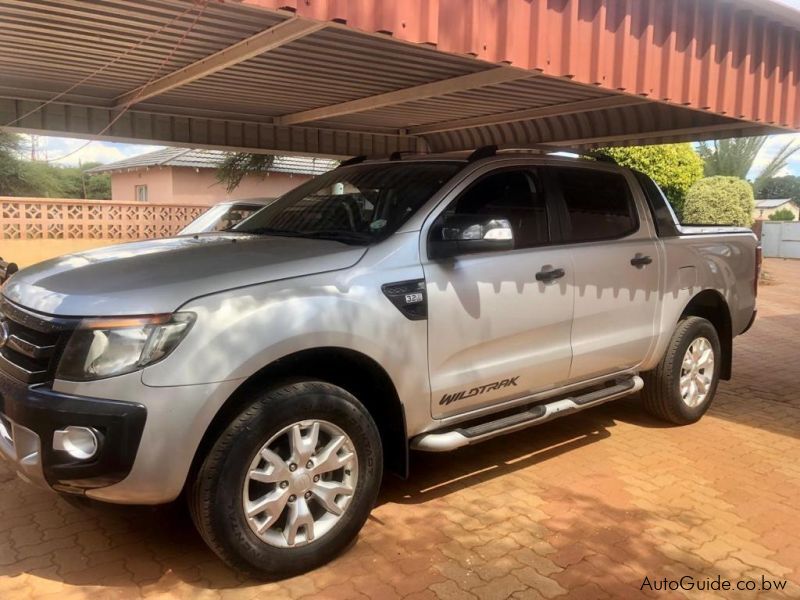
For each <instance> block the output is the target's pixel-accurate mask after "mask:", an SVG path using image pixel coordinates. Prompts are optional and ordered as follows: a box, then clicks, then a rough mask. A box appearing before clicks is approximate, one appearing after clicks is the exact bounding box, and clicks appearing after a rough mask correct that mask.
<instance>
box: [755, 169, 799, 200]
mask: <svg viewBox="0 0 800 600" xmlns="http://www.w3.org/2000/svg"><path fill="white" fill-rule="evenodd" d="M756 198H758V199H759V200H769V199H772V198H775V199H777V198H791V199H792V200H794V201H795V202H797V203H800V177H797V176H795V175H784V176H783V177H771V178H770V179H767V180H766V181H764V183H763V185H762V186H761V188H760V189H759V190H758V193H757V194H756Z"/></svg>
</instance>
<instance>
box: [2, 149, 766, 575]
mask: <svg viewBox="0 0 800 600" xmlns="http://www.w3.org/2000/svg"><path fill="white" fill-rule="evenodd" d="M759 267H760V253H759V251H758V248H757V241H756V238H755V236H754V235H753V233H752V232H751V231H750V230H748V229H737V228H732V227H683V226H681V225H679V224H678V223H677V222H676V220H675V217H674V215H673V213H672V211H671V209H670V207H669V205H668V204H667V202H666V200H665V198H664V196H663V195H662V193H661V192H660V190H659V189H658V187H657V186H656V185H655V184H654V183H653V182H652V181H651V180H650V179H648V178H647V177H646V176H644V175H642V174H641V173H636V172H633V171H630V170H627V169H623V168H620V167H617V166H615V165H611V164H606V163H603V162H598V161H590V160H582V159H575V158H565V157H563V158H562V157H554V156H550V155H547V154H536V153H530V152H528V153H523V152H508V153H505V152H502V151H497V149H495V148H482V149H479V150H477V151H475V152H474V153H472V154H471V155H467V154H457V155H442V156H428V157H422V158H417V157H400V156H393V157H392V159H389V160H366V159H364V158H363V157H359V158H357V159H352V160H350V161H347V162H346V163H344V164H343V165H342V166H340V167H339V168H337V169H335V170H333V171H331V172H329V173H327V174H325V175H322V176H320V177H318V178H316V179H314V180H312V181H310V182H307V183H305V184H303V185H301V186H300V187H298V188H297V189H295V190H294V191H291V192H289V193H288V194H286V195H285V196H283V197H282V198H280V199H279V200H278V201H276V202H275V203H273V204H271V205H270V206H268V207H266V208H264V209H262V210H260V211H259V212H257V213H255V214H254V215H253V216H251V217H250V218H248V219H246V220H245V221H243V222H242V223H240V224H239V225H237V226H236V227H235V228H234V229H233V230H232V231H228V232H222V233H216V234H201V235H197V236H183V237H178V238H173V239H163V240H154V241H145V242H136V243H129V244H123V245H119V246H114V247H110V248H105V249H99V250H93V251H89V252H83V253H79V254H73V255H69V256H64V257H61V258H57V259H53V260H49V261H47V262H43V263H41V264H39V265H36V266H33V267H30V268H28V269H24V270H22V271H20V272H19V273H17V274H15V275H13V276H12V277H11V278H10V279H9V280H8V281H7V282H6V284H5V285H4V287H3V288H2V304H0V319H2V320H1V321H0V413H1V414H0V450H2V454H3V455H4V456H5V458H6V459H8V460H10V461H12V463H13V464H14V468H15V469H16V470H17V472H18V473H19V474H20V475H21V476H22V477H23V478H25V479H27V480H30V481H32V482H35V483H39V484H41V485H44V486H47V487H49V488H52V489H54V490H57V491H58V492H61V493H64V494H79V495H84V496H86V497H89V498H93V499H96V500H101V501H106V502H115V503H128V504H157V503H165V502H170V501H172V500H174V499H176V498H177V497H179V496H180V495H181V494H182V493H183V494H185V495H186V496H187V498H188V503H189V507H190V510H191V513H192V515H193V518H194V521H195V523H196V525H197V527H198V529H199V531H200V533H201V534H202V536H203V538H204V539H205V540H206V541H207V543H208V544H209V546H210V547H211V548H213V550H214V551H215V552H216V553H217V554H218V555H219V556H220V557H221V558H222V559H223V560H225V561H226V562H227V563H228V564H230V565H232V566H234V567H236V568H238V569H241V570H244V571H247V572H250V573H256V574H260V575H262V576H264V575H266V576H270V577H275V576H283V575H288V574H291V573H297V572H301V571H305V570H308V569H310V568H313V567H315V566H317V565H320V564H322V563H324V562H325V561H327V560H329V559H331V558H332V557H333V556H335V555H336V554H337V553H338V552H340V551H341V550H342V549H343V548H345V547H346V546H347V545H348V543H349V542H350V541H351V540H352V539H353V538H354V537H355V536H356V535H357V533H358V531H359V529H360V528H361V527H362V525H363V524H364V522H365V520H366V518H367V516H368V514H369V511H370V509H371V507H372V506H373V503H374V502H375V500H376V497H377V494H378V490H379V487H380V483H381V477H382V474H383V472H384V469H386V470H390V471H392V472H395V473H399V474H400V475H405V474H406V472H407V469H408V455H409V451H410V450H411V449H415V450H418V451H433V452H441V451H447V450H455V449H457V448H460V447H462V446H466V445H468V444H475V443H479V442H482V441H484V440H487V439H490V438H493V437H495V436H498V435H502V434H504V433H508V432H512V431H518V430H520V429H522V428H526V427H529V426H532V425H538V424H541V423H544V422H547V421H550V420H552V419H554V418H557V417H561V416H564V415H568V414H570V413H574V412H576V411H581V410H585V409H588V408H591V407H593V406H597V405H599V404H602V403H604V402H608V401H611V400H615V399H618V398H623V397H626V396H630V395H632V394H636V393H637V392H640V394H639V395H640V398H641V402H642V405H643V407H644V409H645V410H647V411H649V412H650V413H652V414H653V415H655V416H656V417H658V418H660V419H663V420H665V421H668V422H670V423H675V424H687V423H691V422H693V421H696V420H697V419H699V418H700V417H701V416H702V415H703V414H704V413H705V412H706V410H708V407H709V404H710V403H711V401H712V399H713V397H714V392H715V390H716V387H717V382H718V380H719V379H720V378H722V379H727V378H729V377H730V375H731V353H732V341H733V338H734V336H736V335H739V334H741V333H743V332H745V331H746V330H747V329H748V328H749V327H750V325H751V324H752V322H753V320H754V318H755V314H756V311H755V301H756V291H757V283H758V274H759ZM531 435H535V433H533V432H531ZM454 460H455V459H454Z"/></svg>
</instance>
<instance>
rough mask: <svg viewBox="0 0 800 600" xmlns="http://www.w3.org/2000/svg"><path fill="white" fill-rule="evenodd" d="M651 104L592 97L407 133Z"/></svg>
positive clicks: (642, 100)
mask: <svg viewBox="0 0 800 600" xmlns="http://www.w3.org/2000/svg"><path fill="white" fill-rule="evenodd" d="M647 102H649V100H646V99H645V98H638V97H636V96H622V95H615V96H603V97H601V98H592V99H590V100H579V101H577V102H568V103H565V104H553V105H549V106H540V107H538V108H528V109H524V110H515V111H512V112H505V113H497V114H493V115H483V116H480V117H470V118H466V119H453V120H451V121H441V122H439V123H429V124H426V125H417V126H415V127H409V128H408V130H407V131H408V133H409V134H410V135H425V134H427V133H438V132H440V131H452V130H454V129H467V128H470V127H483V126H485V125H498V124H501V123H513V122H515V121H530V120H533V119H542V118H545V117H556V116H561V115H571V114H575V113H582V112H591V111H595V110H604V109H607V108H618V107H621V106H634V105H636V104H645V103H647Z"/></svg>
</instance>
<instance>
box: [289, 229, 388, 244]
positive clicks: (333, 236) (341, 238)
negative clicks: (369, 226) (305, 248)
mask: <svg viewBox="0 0 800 600" xmlns="http://www.w3.org/2000/svg"><path fill="white" fill-rule="evenodd" d="M298 237H304V238H310V239H315V240H332V241H334V242H342V243H344V244H368V243H369V242H372V241H373V239H374V238H373V237H372V236H371V235H370V234H368V233H362V232H359V231H341V230H338V229H322V230H320V231H303V232H298Z"/></svg>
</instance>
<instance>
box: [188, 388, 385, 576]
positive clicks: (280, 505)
mask: <svg viewBox="0 0 800 600" xmlns="http://www.w3.org/2000/svg"><path fill="white" fill-rule="evenodd" d="M381 475H382V453H381V444H380V437H379V435H378V431H377V427H376V426H375V423H374V422H373V420H372V418H371V417H370V415H369V413H368V412H367V410H366V409H365V408H364V406H363V405H362V404H361V403H360V402H359V401H358V400H357V399H356V398H354V397H353V396H352V395H351V394H349V393H348V392H346V391H345V390H343V389H341V388H339V387H336V386H333V385H330V384H327V383H322V382H305V383H297V384H292V385H287V386H285V387H282V388H279V389H276V390H273V391H271V392H267V393H265V394H262V395H260V396H257V397H255V398H254V399H253V402H252V404H251V405H250V406H249V407H248V408H247V409H246V410H245V411H244V412H242V413H241V414H240V415H239V416H238V417H237V418H236V419H235V420H234V421H233V422H232V423H231V424H230V425H229V426H228V428H227V429H226V430H225V431H224V432H223V434H222V435H221V436H220V438H219V440H218V441H217V442H216V444H215V445H214V447H213V448H212V449H211V451H210V453H209V455H208V457H207V458H206V460H205V461H204V463H203V465H202V467H201V468H200V470H199V472H198V474H197V477H196V479H195V482H194V485H193V488H192V498H191V502H192V503H193V506H192V515H193V518H194V520H195V523H196V525H197V528H198V530H199V531H200V534H201V535H202V536H203V538H204V539H205V541H206V542H207V543H208V545H209V546H210V547H211V548H212V549H213V550H214V551H215V552H216V553H217V554H218V555H219V556H220V557H221V558H222V559H223V560H224V561H225V562H227V563H228V564H229V565H231V566H232V567H234V568H236V569H239V570H241V571H245V572H247V573H249V574H253V575H257V576H261V577H264V576H267V577H283V576H288V575H292V574H296V573H301V572H303V571H307V570H309V569H313V568H314V567H317V566H319V565H321V564H323V563H325V562H327V561H329V560H331V559H332V558H333V557H334V556H336V554H338V553H339V552H340V551H341V550H342V549H343V548H344V547H346V546H347V544H349V543H350V542H351V541H352V540H353V538H355V536H356V535H357V534H358V531H359V530H360V529H361V527H362V526H363V524H364V522H365V521H366V519H367V517H368V516H369V511H370V510H371V508H372V506H373V504H374V502H375V499H376V497H377V493H378V489H379V487H380V481H381Z"/></svg>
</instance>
